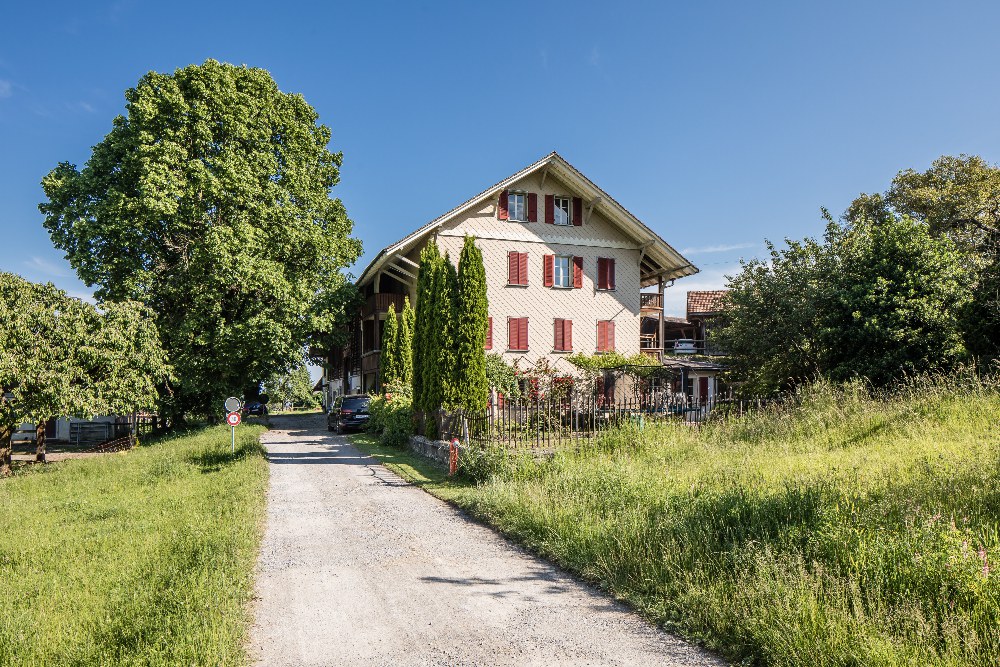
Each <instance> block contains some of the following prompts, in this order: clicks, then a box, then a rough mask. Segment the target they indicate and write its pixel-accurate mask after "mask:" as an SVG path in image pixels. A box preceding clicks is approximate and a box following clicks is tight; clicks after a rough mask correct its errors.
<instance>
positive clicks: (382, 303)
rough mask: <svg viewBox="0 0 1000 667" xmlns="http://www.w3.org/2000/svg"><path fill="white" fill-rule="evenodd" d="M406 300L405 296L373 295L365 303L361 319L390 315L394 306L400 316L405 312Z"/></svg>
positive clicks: (386, 293)
mask: <svg viewBox="0 0 1000 667" xmlns="http://www.w3.org/2000/svg"><path fill="white" fill-rule="evenodd" d="M405 298H406V295H405V294H391V293H389V292H379V293H378V294H372V295H371V296H370V297H368V299H367V300H366V301H365V305H364V307H363V308H362V309H361V317H362V318H365V317H369V316H370V315H373V314H378V313H388V312H389V306H394V307H395V309H396V313H397V314H399V313H401V312H402V311H403V300H404V299H405Z"/></svg>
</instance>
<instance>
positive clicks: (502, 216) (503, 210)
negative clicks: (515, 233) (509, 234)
mask: <svg viewBox="0 0 1000 667" xmlns="http://www.w3.org/2000/svg"><path fill="white" fill-rule="evenodd" d="M508 196H510V193H509V192H508V191H507V190H504V191H503V192H501V193H500V201H498V202H497V220H506V219H507V218H508V215H509V214H508V213H507V197H508Z"/></svg>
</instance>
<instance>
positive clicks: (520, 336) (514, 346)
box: [507, 317, 528, 352]
mask: <svg viewBox="0 0 1000 667" xmlns="http://www.w3.org/2000/svg"><path fill="white" fill-rule="evenodd" d="M507 349H508V350H510V351H511V352H527V351H528V318H527V317H508V318H507Z"/></svg>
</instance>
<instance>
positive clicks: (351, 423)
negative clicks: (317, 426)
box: [326, 394, 371, 433]
mask: <svg viewBox="0 0 1000 667" xmlns="http://www.w3.org/2000/svg"><path fill="white" fill-rule="evenodd" d="M370 401H371V399H370V398H369V397H368V395H367V394H352V395H349V396H338V397H337V399H336V400H335V401H334V402H333V406H332V407H331V408H330V412H329V413H327V415H326V427H327V428H328V429H329V430H331V431H335V432H337V433H344V432H345V431H347V430H349V429H354V430H361V429H363V428H364V427H365V425H366V424H368V404H369V402H370Z"/></svg>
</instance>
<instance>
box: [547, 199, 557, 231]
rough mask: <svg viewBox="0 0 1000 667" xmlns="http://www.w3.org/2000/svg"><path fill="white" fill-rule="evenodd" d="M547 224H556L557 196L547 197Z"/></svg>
mask: <svg viewBox="0 0 1000 667" xmlns="http://www.w3.org/2000/svg"><path fill="white" fill-rule="evenodd" d="M545 222H547V223H549V224H550V225H554V224H556V196H555V195H545Z"/></svg>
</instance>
